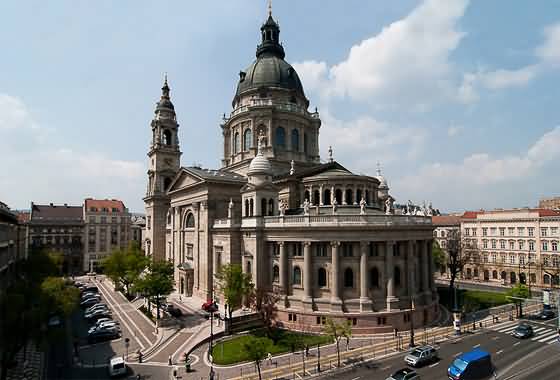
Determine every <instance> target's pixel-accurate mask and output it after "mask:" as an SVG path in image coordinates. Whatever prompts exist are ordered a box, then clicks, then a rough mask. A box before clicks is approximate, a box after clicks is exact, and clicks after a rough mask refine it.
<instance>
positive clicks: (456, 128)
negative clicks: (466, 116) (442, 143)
mask: <svg viewBox="0 0 560 380" xmlns="http://www.w3.org/2000/svg"><path fill="white" fill-rule="evenodd" d="M463 129H464V128H463V127H462V126H460V125H452V126H450V127H449V128H447V136H449V137H455V136H457V135H458V134H459V133H461V132H463Z"/></svg>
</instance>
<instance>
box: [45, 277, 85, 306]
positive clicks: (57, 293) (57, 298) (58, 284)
mask: <svg viewBox="0 0 560 380" xmlns="http://www.w3.org/2000/svg"><path fill="white" fill-rule="evenodd" d="M41 294H42V295H43V297H44V303H43V305H44V306H45V307H46V308H47V309H48V310H49V311H50V312H60V313H62V314H63V315H65V316H68V315H70V314H71V313H72V312H73V311H74V310H75V309H76V307H77V305H78V300H79V299H80V291H79V290H78V289H77V288H76V287H74V286H68V285H67V284H66V283H65V282H64V280H63V279H62V278H60V277H47V278H46V279H45V280H43V282H42V284H41Z"/></svg>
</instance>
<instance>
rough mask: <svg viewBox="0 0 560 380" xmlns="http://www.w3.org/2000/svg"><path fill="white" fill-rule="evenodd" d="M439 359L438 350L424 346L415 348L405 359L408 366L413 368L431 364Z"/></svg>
mask: <svg viewBox="0 0 560 380" xmlns="http://www.w3.org/2000/svg"><path fill="white" fill-rule="evenodd" d="M436 359H437V350H436V349H435V348H434V347H432V346H422V347H418V348H415V349H414V350H412V351H411V352H410V354H408V355H406V356H405V357H404V361H405V362H406V364H408V365H410V366H412V367H420V366H422V365H424V364H426V363H431V362H433V361H435V360H436Z"/></svg>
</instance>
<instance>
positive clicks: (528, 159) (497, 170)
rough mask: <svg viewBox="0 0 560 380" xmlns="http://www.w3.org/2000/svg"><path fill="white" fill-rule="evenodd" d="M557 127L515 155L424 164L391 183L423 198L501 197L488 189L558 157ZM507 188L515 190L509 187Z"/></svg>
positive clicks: (525, 175)
mask: <svg viewBox="0 0 560 380" xmlns="http://www.w3.org/2000/svg"><path fill="white" fill-rule="evenodd" d="M558 146H560V127H556V128H554V129H552V130H551V131H549V132H547V133H546V134H544V135H543V136H541V137H540V138H539V139H538V140H537V141H536V142H535V143H534V144H533V145H532V146H530V147H529V148H528V149H527V151H526V152H525V153H523V154H519V155H507V156H504V157H493V156H492V155H490V154H488V153H476V154H472V155H470V156H468V157H465V158H464V159H463V160H462V161H461V162H459V163H440V162H437V163H432V164H429V165H424V166H422V167H420V169H419V170H418V171H417V172H416V173H415V174H413V175H410V176H407V177H404V178H401V179H400V180H398V181H396V183H395V184H394V185H395V186H393V188H395V189H396V190H397V191H402V190H403V189H406V191H407V192H410V191H412V192H414V193H416V194H420V196H423V197H424V198H430V197H432V198H433V199H446V198H448V196H449V194H454V195H455V196H457V195H460V196H468V195H469V193H472V192H474V191H479V192H480V193H481V200H482V201H483V200H484V197H485V196H492V197H496V196H503V195H506V194H503V195H500V194H499V192H496V191H493V190H492V189H493V188H494V187H495V186H498V185H506V184H514V183H515V182H516V181H525V180H527V179H528V178H530V177H532V176H534V175H537V174H538V171H539V169H541V168H542V167H544V166H545V165H548V164H550V163H554V162H557V160H558V159H560V149H558ZM510 191H513V192H514V191H516V190H515V186H512V187H511V189H510Z"/></svg>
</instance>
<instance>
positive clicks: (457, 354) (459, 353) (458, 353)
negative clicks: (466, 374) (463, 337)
mask: <svg viewBox="0 0 560 380" xmlns="http://www.w3.org/2000/svg"><path fill="white" fill-rule="evenodd" d="M461 354H462V352H457V353H456V354H455V355H453V357H455V358H456V357H457V356H459V355H461Z"/></svg>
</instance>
